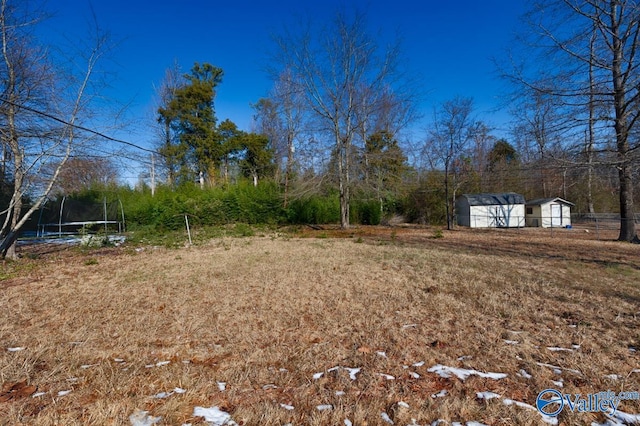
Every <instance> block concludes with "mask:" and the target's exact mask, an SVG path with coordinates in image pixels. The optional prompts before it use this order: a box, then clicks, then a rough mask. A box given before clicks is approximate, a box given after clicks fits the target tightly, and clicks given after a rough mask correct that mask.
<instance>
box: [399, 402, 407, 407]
mask: <svg viewBox="0 0 640 426" xmlns="http://www.w3.org/2000/svg"><path fill="white" fill-rule="evenodd" d="M398 405H399V406H400V407H403V408H409V404H407V403H406V402H404V401H398Z"/></svg>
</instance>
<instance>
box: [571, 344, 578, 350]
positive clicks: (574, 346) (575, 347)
mask: <svg viewBox="0 0 640 426" xmlns="http://www.w3.org/2000/svg"><path fill="white" fill-rule="evenodd" d="M571 347H572V348H573V349H575V350H578V349H580V345H571Z"/></svg>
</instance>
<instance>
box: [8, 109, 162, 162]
mask: <svg viewBox="0 0 640 426" xmlns="http://www.w3.org/2000/svg"><path fill="white" fill-rule="evenodd" d="M0 101H2V102H6V103H8V104H10V105H13V106H15V107H18V108H22V109H25V110H27V111H30V112H33V113H35V114H38V115H41V116H43V117H46V118H49V119H51V120H54V121H57V122H58V123H62V124H64V125H65V126H71V127H73V128H75V129H78V130H82V131H85V132H88V133H91V134H93V135H96V136H99V137H101V138H104V139H106V140H108V141H111V142H115V143H120V144H123V145H128V146H131V147H133V148H136V149H139V150H141V151H146V152H150V153H152V154H158V155H160V154H159V153H158V152H157V151H154V150H152V149H149V148H144V147H142V146H140V145H136V144H134V143H133V142H129V141H125V140H122V139H116V138H114V137H111V136H108V135H105V134H104V133H100V132H98V131H97V130H92V129H89V128H88V127H84V126H80V125H78V124H72V123H69V122H68V121H66V120H63V119H62V118H58V117H56V116H54V115H52V114H49V113H47V112H44V111H40V110H37V109H35V108H31V107H28V106H26V105H21V104H18V103H16V102H12V101H10V100H8V99H5V98H3V97H0Z"/></svg>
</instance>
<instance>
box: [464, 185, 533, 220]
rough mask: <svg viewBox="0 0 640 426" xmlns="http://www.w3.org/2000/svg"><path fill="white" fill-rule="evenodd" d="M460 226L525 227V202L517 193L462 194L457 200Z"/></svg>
mask: <svg viewBox="0 0 640 426" xmlns="http://www.w3.org/2000/svg"><path fill="white" fill-rule="evenodd" d="M456 217H457V223H458V225H462V226H469V227H471V228H520V227H523V226H525V200H524V197H523V196H522V195H520V194H516V193H515V192H506V193H501V194H462V195H461V196H460V197H458V198H457V199H456Z"/></svg>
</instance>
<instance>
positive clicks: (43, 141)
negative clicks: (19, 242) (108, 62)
mask: <svg viewBox="0 0 640 426" xmlns="http://www.w3.org/2000/svg"><path fill="white" fill-rule="evenodd" d="M22 6H24V4H23V3H20V2H15V1H12V0H1V1H0V37H1V46H0V47H1V50H2V57H1V60H2V65H1V69H0V80H1V81H0V87H1V88H2V95H1V98H0V121H1V122H2V131H1V132H0V142H1V143H2V145H3V148H4V150H5V152H7V153H8V154H9V155H10V166H9V167H8V168H9V169H10V177H9V178H10V179H11V185H10V187H11V188H12V194H11V199H10V202H9V205H8V206H7V208H6V210H4V212H3V213H4V214H5V216H4V222H3V224H2V228H1V229H0V236H1V240H0V255H1V256H2V257H5V256H6V257H10V258H13V257H15V256H16V253H15V241H16V239H17V236H18V231H19V230H20V229H21V227H22V226H23V225H24V224H25V223H26V222H27V220H28V219H29V218H30V217H31V215H32V214H33V213H34V212H35V211H36V210H37V209H38V207H39V206H40V205H41V204H42V202H43V201H44V200H45V199H46V197H47V196H48V194H49V193H50V192H51V190H52V188H53V187H54V184H55V182H56V180H57V179H58V177H59V175H60V173H61V170H62V169H63V167H64V165H65V164H66V162H67V160H68V159H69V158H70V156H71V154H72V151H73V149H74V145H75V144H76V142H77V141H78V139H79V138H78V135H77V133H78V130H77V127H76V126H77V124H78V120H79V117H80V114H81V113H82V111H83V110H84V108H85V107H86V102H87V101H88V99H86V98H87V96H89V91H90V89H89V83H90V78H91V77H92V74H93V73H94V71H95V68H96V64H97V61H98V59H100V57H101V55H102V54H103V53H104V49H105V48H106V47H107V46H106V41H107V39H106V38H105V36H103V35H101V34H97V37H96V45H95V46H93V48H92V49H90V50H89V51H88V52H87V55H86V57H84V58H83V59H85V60H86V63H85V65H84V67H85V68H84V70H83V71H82V74H81V75H80V76H78V77H79V78H78V79H75V78H73V77H72V76H70V75H66V74H65V76H64V77H62V76H59V75H58V74H56V70H54V66H53V65H54V64H53V61H52V60H51V58H50V57H49V51H48V50H47V49H44V48H40V47H39V46H38V45H37V44H36V43H35V41H34V38H33V37H32V34H31V33H30V30H31V29H32V26H33V25H34V24H36V23H38V22H39V17H38V16H34V15H32V14H30V12H29V11H28V10H27V9H26V8H22ZM79 59H80V58H79V57H75V59H74V61H77V60H79ZM74 65H78V63H77V62H74ZM57 72H61V70H59V69H58V70H57ZM56 77H60V78H56ZM71 83H76V84H75V86H74V87H73V88H72V87H71V85H70V84H71ZM67 95H68V97H67ZM51 162H55V163H56V164H57V166H56V167H53V168H52V169H51V173H50V175H49V176H48V178H46V179H43V177H42V174H43V173H41V172H43V171H45V170H47V165H48V164H49V163H51ZM8 174H9V173H8V172H7V175H8ZM7 175H5V177H6V176H7ZM26 196H30V197H31V198H32V203H31V204H30V205H25V204H24V200H25V197H26Z"/></svg>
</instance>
